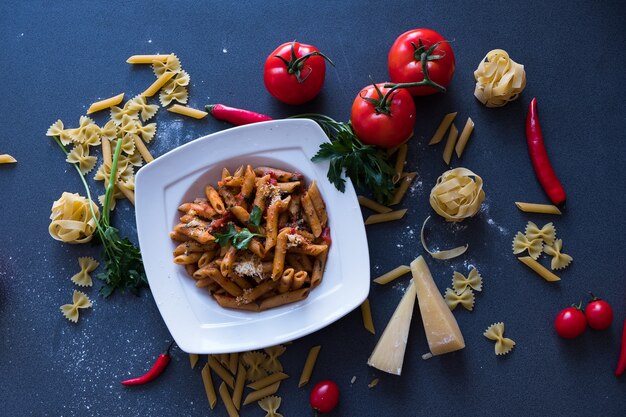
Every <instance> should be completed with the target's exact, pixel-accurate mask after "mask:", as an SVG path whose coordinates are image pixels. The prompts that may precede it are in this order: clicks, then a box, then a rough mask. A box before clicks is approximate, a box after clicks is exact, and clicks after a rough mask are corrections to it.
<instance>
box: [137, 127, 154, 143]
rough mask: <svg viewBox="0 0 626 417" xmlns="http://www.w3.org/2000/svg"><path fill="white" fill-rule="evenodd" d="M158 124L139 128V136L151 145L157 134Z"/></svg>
mask: <svg viewBox="0 0 626 417" xmlns="http://www.w3.org/2000/svg"><path fill="white" fill-rule="evenodd" d="M156 128H157V125H156V123H148V124H147V125H145V126H137V132H136V133H137V135H139V136H141V139H143V140H144V142H147V143H149V142H150V141H151V140H152V138H154V135H155V134H156Z"/></svg>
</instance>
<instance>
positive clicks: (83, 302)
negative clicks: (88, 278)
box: [61, 290, 92, 323]
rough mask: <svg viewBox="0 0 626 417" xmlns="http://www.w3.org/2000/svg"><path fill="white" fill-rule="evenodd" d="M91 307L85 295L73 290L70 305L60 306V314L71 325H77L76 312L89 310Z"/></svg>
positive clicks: (77, 315)
mask: <svg viewBox="0 0 626 417" xmlns="http://www.w3.org/2000/svg"><path fill="white" fill-rule="evenodd" d="M91 306H92V303H91V300H90V299H89V297H87V295H86V294H85V293H83V292H80V291H76V290H74V293H73V295H72V304H63V305H62V306H61V313H63V316H64V317H65V318H66V319H68V320H69V321H71V322H72V323H77V322H78V317H79V314H78V310H79V309H83V308H89V307H91Z"/></svg>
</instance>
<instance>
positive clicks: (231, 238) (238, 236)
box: [213, 223, 263, 250]
mask: <svg viewBox="0 0 626 417" xmlns="http://www.w3.org/2000/svg"><path fill="white" fill-rule="evenodd" d="M213 236H214V237H215V242H216V243H218V244H219V245H220V246H226V245H228V243H229V242H231V243H232V244H233V246H234V247H235V249H237V250H243V249H248V245H249V244H250V241H251V240H252V238H253V237H255V236H263V235H260V234H258V233H252V232H251V231H250V230H248V229H247V228H245V227H244V228H242V229H240V230H239V231H237V228H236V227H235V225H234V224H232V223H228V228H227V229H226V233H219V232H218V233H213Z"/></svg>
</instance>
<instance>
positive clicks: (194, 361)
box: [189, 353, 200, 369]
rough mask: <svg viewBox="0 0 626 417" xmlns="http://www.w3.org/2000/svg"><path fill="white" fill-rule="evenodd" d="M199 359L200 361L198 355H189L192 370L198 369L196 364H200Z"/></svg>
mask: <svg viewBox="0 0 626 417" xmlns="http://www.w3.org/2000/svg"><path fill="white" fill-rule="evenodd" d="M198 359H200V356H199V355H198V354H197V353H190V354H189V365H190V366H191V369H193V368H195V367H196V364H197V363H198Z"/></svg>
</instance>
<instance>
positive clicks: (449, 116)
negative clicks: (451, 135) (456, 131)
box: [428, 112, 457, 145]
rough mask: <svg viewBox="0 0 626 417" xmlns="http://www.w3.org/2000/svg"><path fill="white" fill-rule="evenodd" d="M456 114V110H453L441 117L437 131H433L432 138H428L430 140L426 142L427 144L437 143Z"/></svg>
mask: <svg viewBox="0 0 626 417" xmlns="http://www.w3.org/2000/svg"><path fill="white" fill-rule="evenodd" d="M456 115H457V112H454V113H448V114H446V115H445V116H444V117H443V120H442V121H441V123H440V124H439V127H438V128H437V131H435V134H434V135H433V137H432V139H431V140H430V142H428V144H429V145H436V144H437V143H439V142H441V140H442V139H443V137H444V135H445V134H446V132H447V131H448V128H449V127H450V125H451V124H452V121H453V120H454V118H455V117H456Z"/></svg>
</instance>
